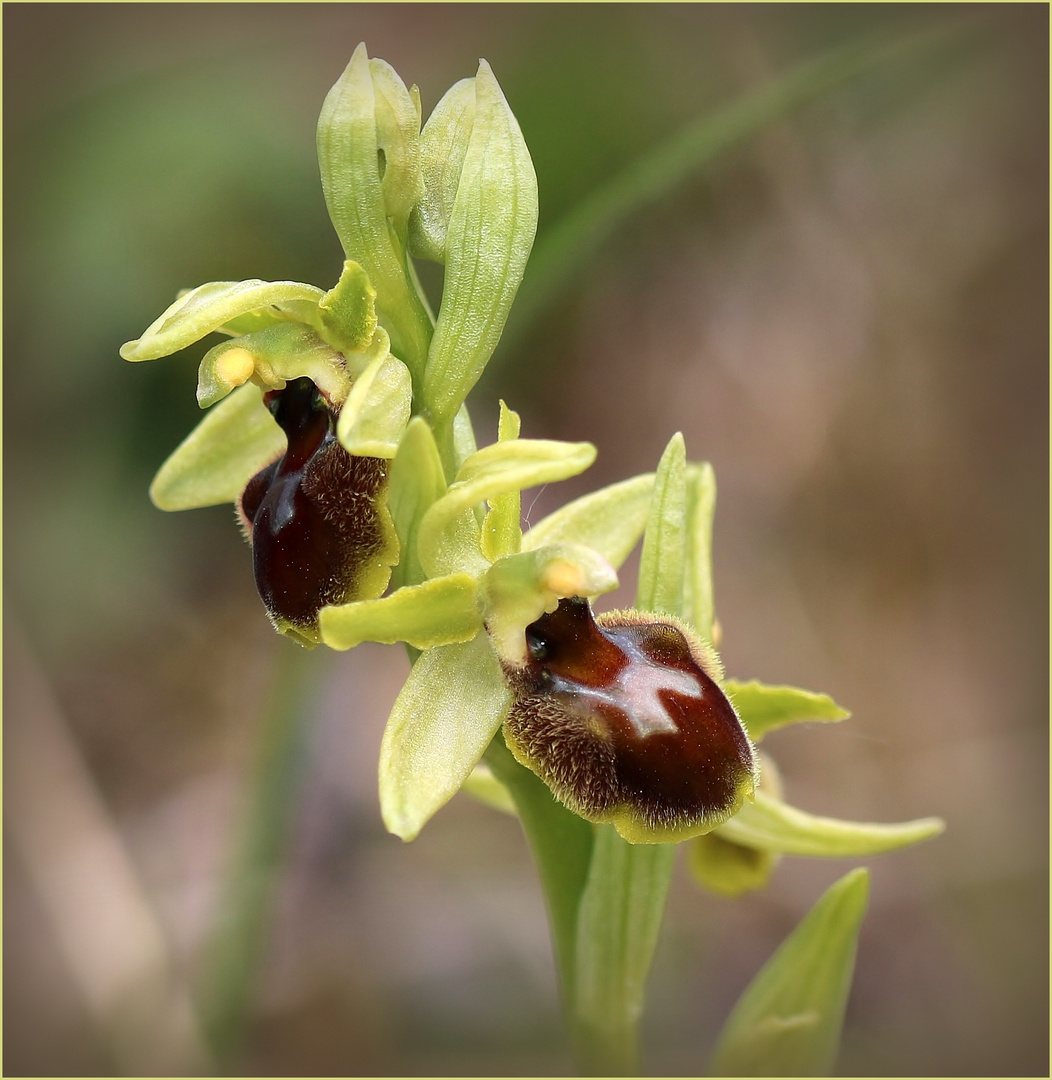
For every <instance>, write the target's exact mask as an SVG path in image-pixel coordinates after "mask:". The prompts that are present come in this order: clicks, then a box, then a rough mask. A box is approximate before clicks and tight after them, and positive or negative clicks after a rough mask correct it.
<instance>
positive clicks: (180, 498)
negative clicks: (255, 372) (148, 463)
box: [150, 385, 286, 510]
mask: <svg viewBox="0 0 1052 1080" xmlns="http://www.w3.org/2000/svg"><path fill="white" fill-rule="evenodd" d="M285 442H286V440H285V433H284V432H283V431H282V430H281V428H279V427H278V425H277V424H276V423H275V422H274V418H273V417H272V416H271V415H270V411H269V410H268V409H267V407H266V406H265V405H264V404H263V396H262V392H261V391H260V390H259V388H258V387H256V386H252V385H248V386H242V387H241V388H240V389H239V390H235V391H234V392H233V393H232V394H231V395H230V396H229V397H228V398H226V399H225V400H224V401H221V402H220V403H219V404H218V405H216V406H215V407H214V408H213V409H211V410H210V411H209V412H207V413H206V414H205V416H204V419H203V420H202V421H201V422H200V423H199V424H198V425H197V427H195V428H194V430H193V431H191V432H190V434H189V435H187V437H186V438H185V439H184V440H183V441H182V442H181V443H180V444H179V446H178V447H177V448H176V449H175V451H174V452H173V453H172V455H171V456H170V457H169V458H168V460H167V461H166V462H165V463H164V464H163V465H162V466H161V468H160V471H159V472H158V473H157V475H156V477H154V481H153V483H152V484H151V485H150V498H151V499H152V500H153V503H154V505H155V506H157V507H158V508H159V509H161V510H193V509H195V508H196V507H200V506H216V505H218V504H219V503H226V502H237V500H238V499H239V498H240V497H241V492H242V491H244V489H245V485H246V484H247V483H248V482H249V480H251V479H252V477H253V476H255V475H256V473H257V472H259V471H260V469H263V468H265V467H266V466H267V465H269V464H270V463H271V462H272V461H276V460H277V459H278V458H279V457H281V455H282V454H283V453H284V452H285Z"/></svg>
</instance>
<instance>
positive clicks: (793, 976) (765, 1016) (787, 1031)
mask: <svg viewBox="0 0 1052 1080" xmlns="http://www.w3.org/2000/svg"><path fill="white" fill-rule="evenodd" d="M868 898H869V874H868V873H867V872H866V871H865V870H864V869H858V870H852V871H851V872H850V873H848V874H845V875H844V877H842V878H841V879H840V880H839V881H838V882H836V883H835V884H834V885H833V886H831V887H830V888H829V889H828V890H827V891H826V893H825V894H824V895H823V896H822V898H821V899H820V900H819V901H818V903H817V904H815V906H814V907H813V908H812V909H811V911H810V912H809V913H808V915H807V916H806V918H805V919H804V920H803V921H802V922H801V923H800V925H799V926H798V927H797V928H796V929H795V930H794V931H793V932H792V934H790V935H789V937H788V938H787V939H786V940H785V942H783V944H782V945H781V947H780V948H779V949H778V951H777V952H776V953H775V954H774V956H772V957H771V959H770V960H769V961H768V962H767V963H766V964H765V965H764V967H763V969H762V970H761V971H760V973H759V974H758V975H757V976H756V978H754V979H753V981H752V982H751V983H750V984H749V985H748V987H747V988H746V990H745V992H744V993H743V994H742V996H741V998H740V999H739V1001H738V1004H737V1005H735V1007H734V1011H733V1012H732V1013H731V1015H730V1017H729V1019H728V1020H727V1023H726V1024H725V1025H724V1028H723V1032H722V1033H721V1035H720V1039H719V1042H718V1044H717V1046H716V1051H715V1054H714V1055H713V1059H712V1063H711V1065H710V1068H709V1074H710V1075H711V1076H828V1075H829V1073H830V1071H831V1070H832V1067H833V1063H834V1060H835V1058H836V1053H837V1046H838V1044H839V1042H840V1029H841V1026H842V1025H843V1022H844V1007H845V1005H846V1004H847V997H848V993H849V991H850V989H851V976H852V974H853V973H854V969H855V949H856V946H857V942H858V931H859V927H860V926H861V924H862V918H863V916H864V915H865V913H866V903H867V900H868Z"/></svg>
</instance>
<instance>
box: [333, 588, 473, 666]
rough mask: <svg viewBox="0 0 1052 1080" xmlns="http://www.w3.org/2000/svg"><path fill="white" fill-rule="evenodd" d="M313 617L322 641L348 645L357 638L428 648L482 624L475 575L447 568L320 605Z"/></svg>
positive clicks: (458, 638) (335, 645) (462, 636)
mask: <svg viewBox="0 0 1052 1080" xmlns="http://www.w3.org/2000/svg"><path fill="white" fill-rule="evenodd" d="M318 621H319V626H320V629H321V637H322V641H324V642H325V644H326V645H328V646H329V647H330V648H333V649H353V648H354V646H355V645H360V644H361V643H362V642H363V641H379V642H382V643H383V644H385V645H393V644H394V643H395V642H397V641H405V642H408V643H409V644H410V645H412V646H414V647H415V648H417V649H430V648H433V647H434V646H437V645H449V644H452V643H453V642H458V641H469V640H470V639H471V638H473V637H474V636H475V635H476V634H477V633H478V632H479V631H480V630H481V629H482V611H481V605H480V603H479V595H478V585H477V584H476V582H475V579H474V578H473V577H471V576H470V575H469V574H450V575H449V576H447V577H441V578H432V579H431V580H430V581H425V582H424V583H423V584H421V585H407V586H405V587H404V588H402V589H398V590H396V591H395V592H393V593H391V595H390V596H384V597H382V598H381V599H379V600H359V601H358V602H357V603H353V604H340V605H336V606H331V607H323V608H322V609H321V612H320V613H319V615H318Z"/></svg>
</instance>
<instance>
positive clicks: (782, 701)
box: [723, 679, 851, 743]
mask: <svg viewBox="0 0 1052 1080" xmlns="http://www.w3.org/2000/svg"><path fill="white" fill-rule="evenodd" d="M723 689H724V692H725V693H726V694H727V696H728V697H729V698H730V699H731V701H732V702H733V703H734V707H735V709H737V711H738V715H739V716H740V717H741V719H742V723H743V724H744V725H745V730H746V731H747V732H748V733H749V738H750V739H752V741H753V742H754V743H758V742H759V741H760V740H761V739H762V738H763V737H764V736H765V735H766V734H767V733H768V732H769V731H775V730H776V729H777V728H780V727H785V726H786V725H787V724H799V723H801V722H803V721H808V720H814V721H819V722H823V723H830V722H833V721H836V720H846V719H847V718H848V717H849V716H850V715H851V713H849V712H848V711H847V709H842V708H841V707H840V706H839V705H838V704H837V703H836V702H835V701H834V700H833V699H832V698H831V697H830V696H829V695H828V694H813V693H811V691H809V690H799V689H797V688H796V687H795V686H767V685H765V684H764V683H761V682H757V681H756V680H755V679H751V680H750V681H749V682H744V683H743V682H736V681H735V680H734V679H728V680H727V681H726V682H725V683H724V686H723Z"/></svg>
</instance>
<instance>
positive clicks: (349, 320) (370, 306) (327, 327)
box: [318, 259, 376, 353]
mask: <svg viewBox="0 0 1052 1080" xmlns="http://www.w3.org/2000/svg"><path fill="white" fill-rule="evenodd" d="M318 317H319V318H320V320H321V331H322V334H323V335H324V337H325V340H326V341H327V342H329V344H330V345H332V346H333V347H334V348H337V349H339V350H340V351H341V352H344V353H360V352H364V351H365V350H366V349H367V348H368V347H369V345H370V343H371V342H372V340H373V333H374V332H375V331H376V290H375V289H374V288H373V286H372V282H370V281H369V275H368V274H366V272H365V271H364V270H363V269H362V268H361V266H359V265H358V263H356V262H353V261H352V260H350V259H348V260H346V261H345V262H344V264H343V271H342V272H341V274H340V280H339V281H338V282H337V283H336V284H335V286H333V288H331V289H330V290H329V291H328V292H327V293H326V294H325V295H324V296H323V297H322V298H321V300H319V301H318Z"/></svg>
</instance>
